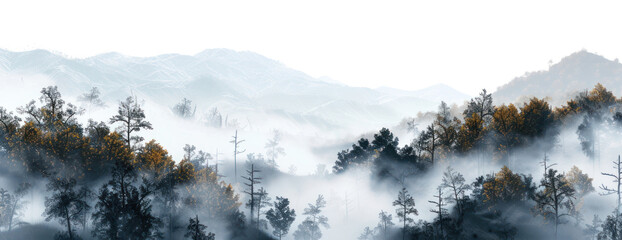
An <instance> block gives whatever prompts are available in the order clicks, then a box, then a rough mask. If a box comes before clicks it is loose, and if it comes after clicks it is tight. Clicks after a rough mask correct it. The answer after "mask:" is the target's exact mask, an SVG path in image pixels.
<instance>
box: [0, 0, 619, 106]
mask: <svg viewBox="0 0 622 240" xmlns="http://www.w3.org/2000/svg"><path fill="white" fill-rule="evenodd" d="M7 2H9V3H7ZM621 12H622V4H621V3H620V1H583V2H575V1H513V2H512V3H510V2H509V1H463V0H459V1H443V0H441V1H362V0H357V1H339V2H338V1H335V0H333V1H318V0H315V1H293V0H287V1H256V0H251V1H231V0H224V1H183V0H179V1H135V0H132V1H127V0H126V1H85V0H79V1H46V0H43V1H28V0H22V1H3V2H2V3H0V48H4V49H8V50H12V51H23V50H30V49H35V48H43V49H48V50H52V51H55V52H60V53H63V54H65V55H67V56H69V57H80V58H81V57H88V56H92V55H96V54H99V53H104V52H110V51H115V52H120V53H122V54H126V55H132V56H153V55H158V54H162V53H173V52H174V53H182V54H195V53H197V52H200V51H202V50H204V49H207V48H230V49H235V50H249V51H254V52H257V53H260V54H262V55H265V56H267V57H270V58H273V59H276V60H279V61H281V62H283V63H284V64H286V65H288V66H290V67H292V68H295V69H298V70H301V71H303V72H306V73H308V74H310V75H312V76H314V77H320V76H329V77H331V78H333V79H335V80H338V81H341V82H343V83H346V84H348V85H354V86H366V87H378V86H390V87H396V88H403V89H419V88H423V87H427V86H430V85H432V84H435V83H445V84H447V85H450V86H452V87H454V88H456V89H458V90H461V91H463V92H465V93H468V94H471V95H475V94H476V93H477V92H478V91H479V90H480V89H481V88H488V89H490V90H494V89H496V88H497V87H498V86H500V85H502V84H504V83H506V82H508V81H510V80H511V79H512V78H513V77H516V76H519V75H522V74H523V73H525V72H526V71H534V70H541V69H546V67H547V66H548V61H549V60H553V62H557V61H559V60H560V58H562V57H564V56H566V55H569V54H570V53H572V52H576V51H579V50H581V49H583V48H585V49H587V50H588V51H591V52H596V53H598V54H601V55H604V56H605V57H607V58H610V59H614V58H619V57H622V14H620V13H621Z"/></svg>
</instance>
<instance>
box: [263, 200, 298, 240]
mask: <svg viewBox="0 0 622 240" xmlns="http://www.w3.org/2000/svg"><path fill="white" fill-rule="evenodd" d="M266 218H267V219H268V221H269V222H270V225H271V226H272V228H273V229H274V231H272V234H274V236H276V237H278V238H279V239H281V238H282V237H283V236H285V235H286V234H287V233H288V232H289V228H290V227H291V226H292V223H293V222H294V220H295V219H296V211H295V210H293V209H290V208H289V200H288V199H287V198H283V197H276V201H275V202H274V207H273V208H271V209H270V210H268V211H267V212H266Z"/></svg>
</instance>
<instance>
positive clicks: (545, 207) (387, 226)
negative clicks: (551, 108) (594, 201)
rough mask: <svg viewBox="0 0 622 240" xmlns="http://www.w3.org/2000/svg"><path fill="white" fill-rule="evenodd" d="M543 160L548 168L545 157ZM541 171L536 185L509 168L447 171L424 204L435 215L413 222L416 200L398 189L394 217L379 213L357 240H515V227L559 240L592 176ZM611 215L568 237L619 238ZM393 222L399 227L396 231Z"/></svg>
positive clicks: (576, 218)
mask: <svg viewBox="0 0 622 240" xmlns="http://www.w3.org/2000/svg"><path fill="white" fill-rule="evenodd" d="M544 162H545V165H546V159H545V161H544ZM549 164H550V163H549ZM544 169H545V170H544V172H543V174H542V178H541V180H540V182H535V181H534V179H533V177H532V176H531V175H524V174H518V173H514V172H512V171H511V170H510V169H509V168H507V167H503V168H502V169H501V170H500V171H499V172H497V173H495V174H488V175H486V176H481V177H478V178H477V179H475V180H474V181H473V182H467V181H466V180H465V179H464V177H463V175H462V174H461V173H460V172H458V171H455V170H454V169H452V168H451V167H447V169H446V170H445V171H444V172H443V178H442V181H441V183H440V184H439V185H438V187H437V188H436V191H435V194H434V195H432V196H429V198H428V201H427V202H429V203H431V204H432V205H433V206H434V207H432V208H430V209H426V210H429V211H430V212H432V213H434V214H435V215H436V217H435V218H434V220H432V221H430V222H428V221H423V220H419V221H415V217H416V216H417V215H419V210H418V209H417V208H416V206H415V199H414V198H413V197H412V196H411V195H410V194H409V193H408V190H407V189H406V188H402V190H400V191H399V192H398V194H397V197H396V199H395V201H393V206H394V207H395V213H396V214H395V215H393V214H391V213H390V212H386V211H384V210H383V211H381V212H380V213H379V214H378V224H377V225H376V227H371V228H370V227H366V228H365V229H364V230H363V232H362V234H361V235H360V237H359V239H361V240H372V239H514V238H515V237H516V236H517V233H518V231H519V228H518V227H517V226H515V225H522V226H519V227H520V228H532V231H531V232H527V233H525V232H523V233H522V234H521V239H553V238H555V239H557V237H558V226H559V225H561V224H566V223H568V224H576V225H575V226H578V225H579V224H580V223H581V221H582V219H583V218H582V216H581V214H580V210H581V208H582V205H583V201H584V200H583V198H584V197H585V196H586V195H587V194H589V193H591V192H593V191H595V189H594V187H593V186H592V178H590V177H589V176H588V175H587V174H585V173H583V172H582V171H581V170H580V169H579V168H577V167H576V166H575V167H573V168H572V169H570V171H568V172H567V173H565V174H561V173H559V172H558V171H557V170H555V169H553V168H550V167H548V165H547V167H545V168H544ZM616 194H619V193H618V192H616ZM422 210H423V209H422ZM506 212H511V214H510V215H513V216H514V217H516V218H520V219H523V221H525V220H528V219H530V218H532V217H535V218H540V219H539V220H541V221H542V222H544V223H546V224H548V225H549V226H548V227H550V230H549V231H547V230H546V228H547V226H546V225H545V226H544V227H542V226H540V225H538V224H537V223H532V225H529V224H530V223H529V221H527V222H522V223H521V222H511V220H508V219H507V215H506V214H504V213H506ZM615 216H616V215H615V212H614V215H613V216H609V217H607V221H606V222H604V223H603V222H602V221H600V220H599V219H598V217H597V216H595V222H594V223H593V224H592V225H586V226H585V227H584V228H583V231H577V232H574V233H572V234H578V235H572V237H573V238H575V239H594V238H596V237H598V239H619V238H618V237H617V236H622V235H620V234H621V233H622V229H620V228H619V227H618V226H619V225H618V224H619V221H618V220H616V218H615ZM394 217H395V218H394ZM396 222H399V223H402V224H400V225H401V226H399V227H395V225H396ZM534 229H535V230H534ZM523 230H524V229H523ZM565 236H566V237H568V236H569V235H568V234H566V235H565Z"/></svg>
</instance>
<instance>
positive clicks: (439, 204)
mask: <svg viewBox="0 0 622 240" xmlns="http://www.w3.org/2000/svg"><path fill="white" fill-rule="evenodd" d="M437 189H438V195H433V197H434V198H435V199H436V201H428V202H429V203H432V204H434V205H435V206H436V207H435V208H433V209H430V212H433V213H436V214H438V225H439V227H440V235H441V236H443V235H445V233H444V232H443V222H444V221H445V219H444V218H443V215H445V214H446V213H447V209H446V208H444V207H445V205H447V204H446V203H445V202H444V201H443V188H441V187H438V188H437Z"/></svg>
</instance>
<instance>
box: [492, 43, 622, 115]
mask: <svg viewBox="0 0 622 240" xmlns="http://www.w3.org/2000/svg"><path fill="white" fill-rule="evenodd" d="M621 82H622V64H620V63H619V62H618V60H617V59H616V60H614V61H611V60H608V59H606V58H604V57H602V56H599V55H596V54H593V53H590V52H587V51H585V50H583V51H579V52H576V53H573V54H571V55H569V56H567V57H565V58H563V59H562V60H561V61H560V62H559V63H557V64H554V65H552V66H551V67H549V69H548V70H547V71H538V72H531V73H527V74H525V75H524V76H521V77H517V78H515V79H513V80H512V81H511V82H509V83H508V84H505V85H503V86H501V87H499V88H498V89H497V91H496V92H494V93H493V99H494V100H495V102H496V103H513V102H522V101H524V100H525V99H527V98H528V97H538V98H544V97H548V98H550V100H551V103H552V104H554V105H559V104H563V103H564V101H565V100H567V99H569V98H570V97H572V96H574V95H575V94H577V93H578V92H580V91H584V90H586V89H592V88H593V87H594V85H596V84H597V83H601V84H603V85H604V86H605V87H606V88H607V89H609V90H610V91H613V93H614V94H615V95H618V96H619V95H620V94H622V85H620V83H621Z"/></svg>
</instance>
